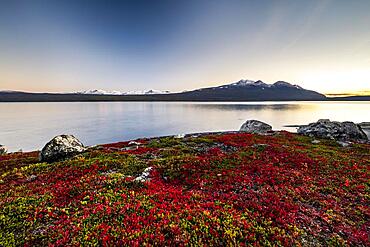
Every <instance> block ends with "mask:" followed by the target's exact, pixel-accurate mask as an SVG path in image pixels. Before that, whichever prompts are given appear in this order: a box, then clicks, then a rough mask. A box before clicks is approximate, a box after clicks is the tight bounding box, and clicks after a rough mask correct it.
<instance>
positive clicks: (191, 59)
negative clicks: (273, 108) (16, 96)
mask: <svg viewBox="0 0 370 247" xmlns="http://www.w3.org/2000/svg"><path fill="white" fill-rule="evenodd" d="M369 13H370V1H369V0H353V1H350V0H318V1H316V0H307V1H304V0H292V1H279V0H270V1H264V0H255V1H247V0H241V1H238V0H224V1H221V0H196V1H190V0H184V1H180V0H171V1H154V0H152V1H137V0H135V1H134V0H132V1H92V0H86V1H77V0H74V1H66V0H60V1H53V0H43V1H41V0H24V1H19V0H0V90H22V91H36V92H72V91H80V90H87V89H105V90H121V91H129V90H141V89H150V88H154V89H161V90H171V91H182V90H189V89H194V88H200V87H208V86H215V85H220V84H225V83H231V82H234V81H238V80H240V79H242V78H244V79H251V80H259V79H260V80H263V81H265V82H267V83H273V82H275V81H277V80H284V81H288V82H291V83H294V84H299V85H300V86H302V87H305V88H308V89H312V90H317V91H320V92H322V93H343V92H364V91H369V92H370V14H369Z"/></svg>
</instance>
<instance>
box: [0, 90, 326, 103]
mask: <svg viewBox="0 0 370 247" xmlns="http://www.w3.org/2000/svg"><path fill="white" fill-rule="evenodd" d="M324 99H325V98H321V97H309V96H306V95H298V96H294V95H291V94H289V93H287V94H285V95H284V94H282V96H278V95H273V94H266V95H263V96H259V95H253V94H249V93H240V92H237V94H232V93H231V94H221V93H215V94H210V93H208V92H205V93H197V92H186V93H175V94H165V95H162V94H154V95H84V94H50V93H0V102H94V101H95V102H96V101H200V102H202V101H204V102H206V101H236V102H237V101H287V100H288V101H290V100H291V101H300V100H301V101H302V100H324Z"/></svg>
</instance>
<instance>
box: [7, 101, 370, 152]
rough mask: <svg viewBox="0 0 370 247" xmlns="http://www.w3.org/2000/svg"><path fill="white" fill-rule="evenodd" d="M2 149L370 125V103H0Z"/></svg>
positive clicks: (13, 149) (15, 149)
mask: <svg viewBox="0 0 370 247" xmlns="http://www.w3.org/2000/svg"><path fill="white" fill-rule="evenodd" d="M0 116H1V124H0V144H3V145H6V146H7V147H8V148H9V150H10V151H17V150H19V149H23V151H29V150H37V149H41V148H42V147H43V146H44V144H45V143H46V142H48V141H49V140H50V139H51V138H53V137H54V136H56V135H58V134H73V135H75V136H76V137H77V138H79V139H80V140H81V141H82V142H83V143H84V144H85V145H93V144H102V143H111V142H118V141H123V140H130V139H134V138H139V137H151V136H161V135H175V134H182V133H193V132H206V131H223V130H238V129H239V127H240V126H241V125H242V123H243V122H244V121H245V120H247V119H258V120H261V121H264V122H267V123H269V124H271V125H272V126H273V128H274V129H285V130H289V131H295V128H284V127H283V126H284V125H289V124H307V123H310V122H313V121H316V120H318V119H320V118H329V119H331V120H338V121H345V120H349V121H354V122H370V102H245V103H243V102H241V103H239V102H238V103H235V102H233V103H230V102H227V103H220V102H217V103H215V102H207V103H198V102H197V103H194V102H189V103H188V102H186V103H184V102H97V103H90V102H86V103H80V102H78V103H0Z"/></svg>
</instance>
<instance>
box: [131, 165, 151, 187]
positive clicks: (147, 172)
mask: <svg viewBox="0 0 370 247" xmlns="http://www.w3.org/2000/svg"><path fill="white" fill-rule="evenodd" d="M152 170H153V167H151V166H150V167H147V168H145V170H144V171H143V172H142V173H141V175H140V176H138V177H136V178H135V179H134V181H135V182H141V183H143V182H146V181H150V172H151V171H152Z"/></svg>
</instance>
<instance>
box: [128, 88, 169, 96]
mask: <svg viewBox="0 0 370 247" xmlns="http://www.w3.org/2000/svg"><path fill="white" fill-rule="evenodd" d="M169 93H171V92H170V91H168V90H165V91H161V90H155V89H148V90H138V91H129V92H126V93H124V94H129V95H142V94H169Z"/></svg>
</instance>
